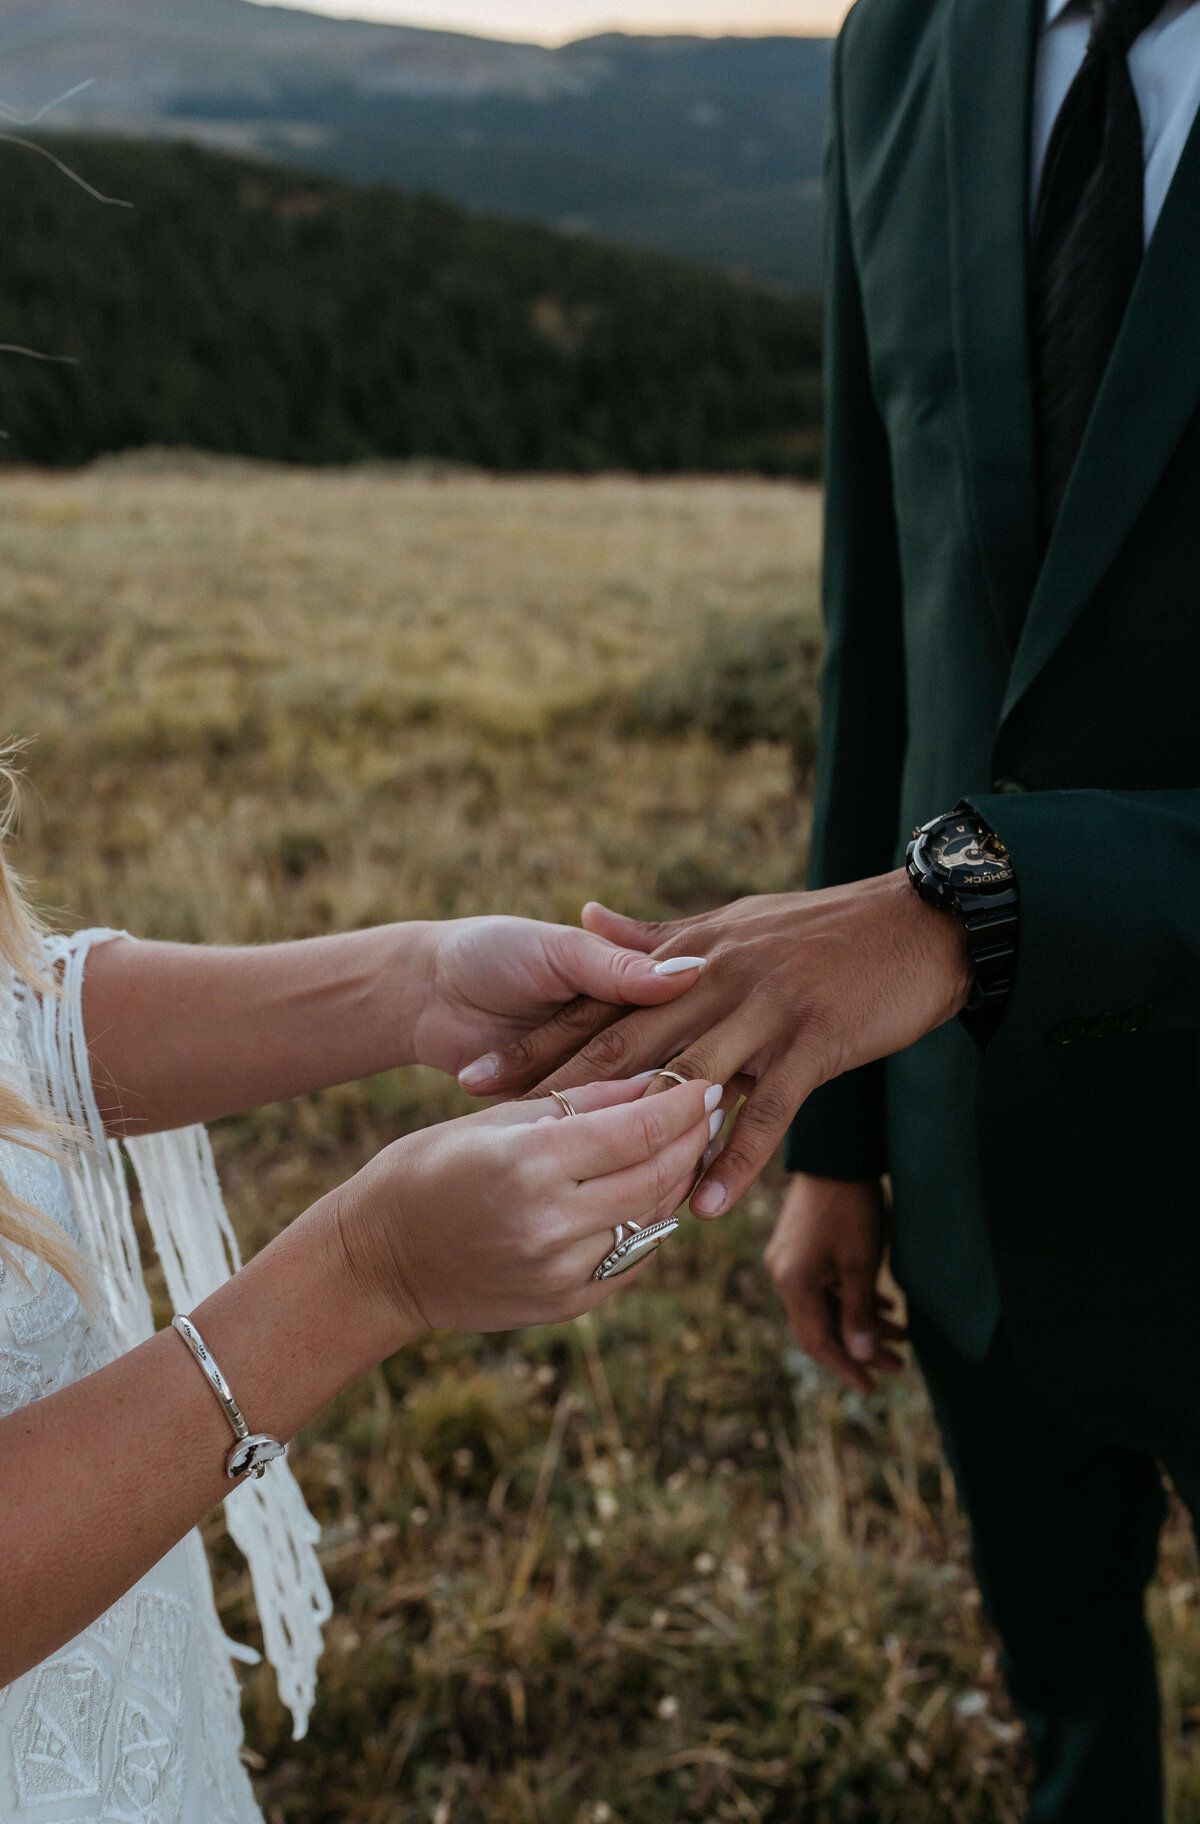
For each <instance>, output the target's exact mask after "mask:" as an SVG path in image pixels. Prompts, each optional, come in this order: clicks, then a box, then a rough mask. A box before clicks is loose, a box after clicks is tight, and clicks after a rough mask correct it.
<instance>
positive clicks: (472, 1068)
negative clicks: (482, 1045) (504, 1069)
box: [458, 1051, 500, 1089]
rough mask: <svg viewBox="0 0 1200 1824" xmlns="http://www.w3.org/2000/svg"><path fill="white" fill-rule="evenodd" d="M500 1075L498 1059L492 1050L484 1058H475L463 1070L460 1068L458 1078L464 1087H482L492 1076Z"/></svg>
mask: <svg viewBox="0 0 1200 1824" xmlns="http://www.w3.org/2000/svg"><path fill="white" fill-rule="evenodd" d="M499 1075H500V1060H499V1058H498V1057H497V1056H496V1054H495V1052H494V1051H489V1053H488V1055H487V1057H486V1058H476V1060H475V1062H474V1063H473V1064H468V1065H467V1068H466V1069H465V1070H460V1071H459V1073H458V1080H459V1082H460V1083H461V1085H462V1087H463V1088H464V1089H482V1088H483V1086H484V1084H485V1083H490V1082H491V1081H492V1078H493V1077H498V1076H499Z"/></svg>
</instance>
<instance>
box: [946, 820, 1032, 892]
mask: <svg viewBox="0 0 1200 1824" xmlns="http://www.w3.org/2000/svg"><path fill="white" fill-rule="evenodd" d="M927 854H928V856H929V860H930V861H931V862H932V864H933V866H934V867H935V868H937V869H938V870H939V871H940V872H941V873H943V874H947V875H949V877H950V879H951V882H952V883H953V885H954V886H956V887H968V888H969V887H975V888H979V887H1003V886H1007V885H1008V883H1009V882H1010V881H1011V880H1012V878H1013V873H1014V870H1013V864H1012V859H1011V857H1010V855H1009V853H1008V850H1007V849H1006V848H1005V846H1004V844H1003V843H1002V842H1001V840H1000V838H999V837H998V836H993V835H991V834H990V833H985V832H983V831H981V830H980V828H979V826H978V824H976V823H974V822H973V821H972V820H971V819H970V818H968V817H950V818H947V820H946V822H945V823H943V824H942V825H941V827H940V828H939V829H936V830H934V831H933V832H932V834H931V835H930V838H929V847H928V850H927Z"/></svg>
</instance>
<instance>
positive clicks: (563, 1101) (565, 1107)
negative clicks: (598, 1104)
mask: <svg viewBox="0 0 1200 1824" xmlns="http://www.w3.org/2000/svg"><path fill="white" fill-rule="evenodd" d="M550 1094H551V1095H552V1096H553V1098H554V1100H555V1101H556V1102H557V1103H558V1105H559V1107H560V1108H561V1109H562V1111H563V1114H564V1115H577V1114H578V1113H579V1110H578V1109H577V1108H576V1107H575V1105H574V1103H573V1102H572V1101H571V1100H570V1098H569V1097H568V1096H564V1095H563V1093H562V1090H561V1089H552V1090H551V1091H550Z"/></svg>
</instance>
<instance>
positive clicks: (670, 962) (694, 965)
mask: <svg viewBox="0 0 1200 1824" xmlns="http://www.w3.org/2000/svg"><path fill="white" fill-rule="evenodd" d="M707 967H708V958H707V957H706V956H668V957H667V958H666V960H665V961H664V962H661V963H655V965H654V973H655V975H685V974H686V973H687V971H688V970H689V969H707Z"/></svg>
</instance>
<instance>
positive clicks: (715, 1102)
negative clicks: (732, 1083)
mask: <svg viewBox="0 0 1200 1824" xmlns="http://www.w3.org/2000/svg"><path fill="white" fill-rule="evenodd" d="M724 1094H725V1086H724V1084H722V1083H712V1084H710V1085H709V1087H708V1088H707V1089H706V1090H705V1092H704V1112H705V1114H706V1115H711V1114H712V1112H713V1109H714V1108H720V1106H721V1097H722V1096H723V1095H724Z"/></svg>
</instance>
